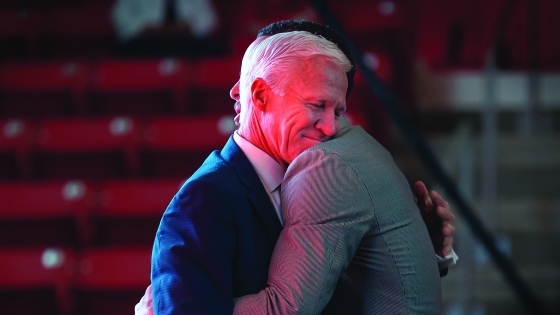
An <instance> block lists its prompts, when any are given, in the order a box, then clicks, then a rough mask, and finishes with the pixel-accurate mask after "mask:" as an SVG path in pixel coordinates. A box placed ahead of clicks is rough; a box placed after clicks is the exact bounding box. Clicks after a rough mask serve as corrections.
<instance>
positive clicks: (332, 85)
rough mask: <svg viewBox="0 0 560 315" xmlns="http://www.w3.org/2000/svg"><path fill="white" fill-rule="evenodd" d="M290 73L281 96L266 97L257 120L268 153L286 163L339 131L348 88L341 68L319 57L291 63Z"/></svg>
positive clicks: (271, 95) (272, 94) (273, 94)
mask: <svg viewBox="0 0 560 315" xmlns="http://www.w3.org/2000/svg"><path fill="white" fill-rule="evenodd" d="M290 73H291V74H290V76H291V80H290V84H289V85H288V87H287V89H286V91H285V93H284V95H283V96H280V95H278V94H275V93H270V94H268V95H270V97H269V99H268V100H267V103H266V109H265V110H264V111H263V113H262V119H261V120H260V127H261V130H262V133H263V135H264V137H265V138H266V142H267V147H268V148H267V150H266V151H267V153H268V154H269V155H271V156H273V157H275V158H276V159H277V160H278V159H279V160H282V161H283V162H285V163H288V164H289V163H291V162H292V161H293V160H294V159H295V158H296V157H297V156H298V155H299V154H300V153H301V152H303V151H304V150H306V149H308V148H310V147H311V146H313V145H316V144H318V143H320V142H323V141H327V140H329V139H331V138H332V137H333V136H334V135H335V134H336V133H337V132H338V131H339V129H340V121H339V116H340V115H342V113H343V112H344V111H345V110H346V99H345V95H346V89H347V86H348V82H347V78H346V74H345V73H344V71H343V69H342V68H341V67H340V66H338V65H336V64H335V63H333V62H331V61H328V60H326V59H325V58H321V57H315V58H310V59H307V60H302V61H300V62H298V63H296V64H294V67H293V69H292V71H291V72H290Z"/></svg>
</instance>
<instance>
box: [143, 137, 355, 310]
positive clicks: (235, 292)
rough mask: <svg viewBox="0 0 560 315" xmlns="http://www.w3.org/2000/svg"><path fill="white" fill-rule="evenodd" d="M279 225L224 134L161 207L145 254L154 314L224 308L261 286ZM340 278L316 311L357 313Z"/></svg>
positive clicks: (253, 175)
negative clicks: (151, 243)
mask: <svg viewBox="0 0 560 315" xmlns="http://www.w3.org/2000/svg"><path fill="white" fill-rule="evenodd" d="M281 229H282V226H281V224H280V221H279V220H278V216H277V214H276V211H275V210H274V206H273V205H272V202H271V201H270V198H269V197H268V194H267V193H266V191H265V189H264V187H263V185H262V182H261V181H260V179H259V176H258V175H257V173H256V171H255V169H254V168H253V166H252V165H251V163H250V162H249V159H248V158H247V156H245V154H244V153H243V151H242V150H241V149H240V148H239V146H238V145H237V144H236V143H235V142H234V141H233V137H230V139H229V140H228V142H227V143H226V145H225V146H224V148H223V149H222V150H221V151H214V152H213V153H212V154H210V156H209V157H208V158H207V159H206V161H204V163H203V164H202V166H201V167H200V168H199V169H198V170H197V171H196V172H195V173H194V174H193V175H192V176H191V178H189V180H187V182H186V183H185V184H184V185H183V187H181V189H180V190H179V192H178V193H177V194H176V195H175V197H173V199H172V200H171V203H170V204H169V206H168V207H167V209H166V210H165V213H164V214H163V217H162V219H161V222H160V226H159V228H158V231H157V234H156V239H155V241H154V249H153V253H152V276H151V278H152V290H153V291H152V292H153V308H154V312H155V314H157V315H159V314H189V315H191V314H211V315H219V314H228V315H231V314H232V312H233V298H235V297H241V296H243V295H247V294H255V293H258V292H259V291H260V290H262V289H264V288H265V287H266V285H267V279H268V268H269V264H270V259H271V257H272V252H273V250H274V246H275V244H276V241H277V240H278V237H279V235H280V230H281ZM357 297H358V295H357V294H356V291H355V289H354V288H353V287H352V286H351V285H349V284H347V283H345V282H344V281H339V282H338V285H337V287H336V289H335V292H334V294H333V296H332V298H331V300H330V302H329V304H328V305H327V307H326V308H325V310H324V312H323V314H342V313H344V312H346V313H347V314H360V313H361V311H360V310H358V309H357V308H358V306H359V300H358V299H357Z"/></svg>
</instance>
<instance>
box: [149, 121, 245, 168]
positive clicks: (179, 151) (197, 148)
mask: <svg viewBox="0 0 560 315" xmlns="http://www.w3.org/2000/svg"><path fill="white" fill-rule="evenodd" d="M234 129H235V125H234V123H233V115H232V116H229V115H225V116H217V115H209V116H199V117H178V118H155V119H152V120H151V121H149V122H148V123H147V128H146V135H145V138H144V140H143V143H142V144H141V146H140V158H141V163H142V169H143V171H144V172H145V173H146V175H147V176H159V177H174V178H177V177H183V178H186V177H189V176H190V175H192V173H193V172H194V171H195V170H196V169H197V168H198V167H199V166H200V165H201V164H202V162H203V161H204V160H205V159H206V157H207V156H208V154H209V153H210V152H211V151H212V150H216V149H221V148H222V147H223V145H224V144H225V143H226V141H227V139H228V137H229V136H230V135H231V134H232V133H233V130H234Z"/></svg>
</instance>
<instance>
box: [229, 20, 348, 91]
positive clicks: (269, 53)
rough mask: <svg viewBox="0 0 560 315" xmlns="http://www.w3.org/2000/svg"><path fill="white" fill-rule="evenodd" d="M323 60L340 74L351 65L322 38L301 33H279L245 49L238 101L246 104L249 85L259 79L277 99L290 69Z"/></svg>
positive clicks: (290, 72) (332, 44) (341, 53)
mask: <svg viewBox="0 0 560 315" xmlns="http://www.w3.org/2000/svg"><path fill="white" fill-rule="evenodd" d="M312 57H324V58H326V59H327V60H331V61H333V62H334V63H335V64H337V65H339V66H340V67H341V68H342V69H343V70H344V72H348V71H350V69H351V68H352V64H351V63H350V61H349V60H348V58H346V56H345V55H344V53H343V52H342V51H341V50H340V49H339V48H338V47H337V46H336V44H334V43H332V42H330V41H328V40H326V39H324V38H323V37H320V36H317V35H315V34H312V33H309V32H304V31H293V32H286V33H279V34H275V35H272V36H269V37H267V38H265V39H264V40H261V41H258V40H257V41H255V42H254V43H253V44H251V45H250V46H249V48H247V51H246V52H245V55H244V56H243V61H242V63H241V75H240V79H239V81H240V82H239V83H240V97H241V98H242V99H244V100H245V101H248V99H247V97H250V94H251V91H250V89H251V84H252V83H253V81H254V80H255V79H257V78H261V79H263V80H264V81H265V82H266V83H267V84H268V86H270V88H271V89H272V91H273V92H274V93H275V94H277V95H282V96H283V95H284V93H285V91H286V87H287V86H288V84H289V83H290V81H291V74H292V72H293V69H292V66H293V65H294V64H295V63H296V62H299V61H300V60H306V59H310V58H312Z"/></svg>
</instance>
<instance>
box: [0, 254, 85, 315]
mask: <svg viewBox="0 0 560 315" xmlns="http://www.w3.org/2000/svg"><path fill="white" fill-rule="evenodd" d="M75 268H76V259H75V256H74V254H73V252H72V251H69V250H65V249H60V248H46V249H43V248H41V249H22V248H18V249H0V311H1V312H2V314H21V315H26V314H29V315H31V314H44V315H59V314H61V315H66V314H71V301H70V297H69V294H68V293H69V292H68V285H69V282H70V278H71V276H72V275H73V273H74V272H75Z"/></svg>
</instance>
